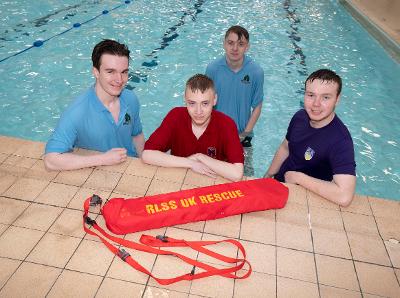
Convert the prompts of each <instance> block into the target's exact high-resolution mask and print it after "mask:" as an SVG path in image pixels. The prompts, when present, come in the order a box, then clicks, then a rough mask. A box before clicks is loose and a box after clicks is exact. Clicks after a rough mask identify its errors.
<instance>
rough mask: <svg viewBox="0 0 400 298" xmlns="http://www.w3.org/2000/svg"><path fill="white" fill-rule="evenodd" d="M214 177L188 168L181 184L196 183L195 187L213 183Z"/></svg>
mask: <svg viewBox="0 0 400 298" xmlns="http://www.w3.org/2000/svg"><path fill="white" fill-rule="evenodd" d="M214 183H215V179H214V178H211V177H208V176H205V175H201V174H198V173H195V172H193V171H192V170H188V171H187V174H186V176H185V180H183V184H190V185H196V186H197V187H201V186H209V185H214Z"/></svg>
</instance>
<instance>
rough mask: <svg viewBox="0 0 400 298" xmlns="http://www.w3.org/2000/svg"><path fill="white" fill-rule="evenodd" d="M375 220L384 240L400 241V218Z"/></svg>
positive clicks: (378, 218) (376, 218)
mask: <svg viewBox="0 0 400 298" xmlns="http://www.w3.org/2000/svg"><path fill="white" fill-rule="evenodd" d="M375 220H376V223H377V225H378V230H379V233H380V235H381V237H382V238H383V240H389V239H396V240H398V241H400V228H399V227H400V218H397V219H396V218H390V217H389V218H384V217H375Z"/></svg>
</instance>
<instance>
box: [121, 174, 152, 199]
mask: <svg viewBox="0 0 400 298" xmlns="http://www.w3.org/2000/svg"><path fill="white" fill-rule="evenodd" d="M150 182H151V179H150V178H147V177H140V176H132V175H126V174H124V175H123V176H122V177H121V180H120V181H119V182H118V185H117V187H116V188H115V191H116V192H120V193H124V194H130V193H134V194H140V195H142V196H143V195H145V194H146V192H147V190H148V188H149V185H150Z"/></svg>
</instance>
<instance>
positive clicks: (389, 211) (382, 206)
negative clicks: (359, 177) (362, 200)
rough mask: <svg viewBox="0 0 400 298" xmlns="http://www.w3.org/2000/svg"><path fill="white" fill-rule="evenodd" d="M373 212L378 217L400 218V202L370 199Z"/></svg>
mask: <svg viewBox="0 0 400 298" xmlns="http://www.w3.org/2000/svg"><path fill="white" fill-rule="evenodd" d="M368 199H369V203H370V205H371V209H372V212H373V214H374V215H375V216H377V217H385V218H389V217H390V218H395V219H398V218H399V217H400V202H399V201H391V200H384V199H378V198H374V197H368Z"/></svg>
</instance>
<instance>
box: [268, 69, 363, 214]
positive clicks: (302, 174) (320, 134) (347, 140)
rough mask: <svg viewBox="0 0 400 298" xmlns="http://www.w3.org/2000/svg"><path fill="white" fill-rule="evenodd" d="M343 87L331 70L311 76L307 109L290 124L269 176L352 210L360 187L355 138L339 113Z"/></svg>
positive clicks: (306, 94)
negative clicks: (355, 156)
mask: <svg viewBox="0 0 400 298" xmlns="http://www.w3.org/2000/svg"><path fill="white" fill-rule="evenodd" d="M341 89H342V80H341V78H340V77H339V76H338V75H337V74H336V73H334V72H333V71H331V70H328V69H320V70H317V71H315V72H313V73H312V74H311V75H310V76H309V77H308V78H307V80H306V82H305V94H304V110H300V111H298V112H297V113H296V114H295V115H294V116H293V118H292V120H291V121H290V124H289V127H288V130H287V134H286V138H285V139H284V140H283V142H282V144H281V145H280V147H279V148H278V150H277V151H276V153H275V156H274V159H273V160H272V163H271V165H270V167H269V169H268V171H267V172H266V174H265V177H274V178H275V179H277V180H279V181H281V182H288V183H294V184H299V185H301V186H303V187H304V188H306V189H309V190H311V191H313V192H315V193H316V194H318V195H320V196H322V197H324V198H326V199H327V200H329V201H332V202H334V203H337V204H339V205H341V206H348V205H349V204H350V203H351V201H352V199H353V196H354V191H355V186H356V176H355V175H356V173H355V167H356V164H355V161H354V147H353V141H352V139H351V135H350V133H349V131H348V129H347V128H346V126H345V125H344V124H343V122H342V121H341V120H340V119H339V117H338V116H337V115H336V114H335V107H336V105H337V104H338V103H339V100H340V92H341Z"/></svg>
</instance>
